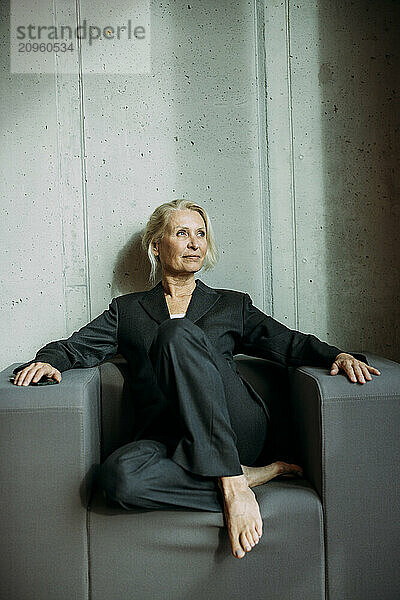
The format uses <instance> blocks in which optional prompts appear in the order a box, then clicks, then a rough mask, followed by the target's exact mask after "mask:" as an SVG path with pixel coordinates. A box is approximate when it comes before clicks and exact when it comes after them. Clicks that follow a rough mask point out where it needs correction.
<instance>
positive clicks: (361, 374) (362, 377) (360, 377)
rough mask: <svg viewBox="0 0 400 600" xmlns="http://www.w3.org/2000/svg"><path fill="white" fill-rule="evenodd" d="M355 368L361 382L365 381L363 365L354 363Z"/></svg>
mask: <svg viewBox="0 0 400 600" xmlns="http://www.w3.org/2000/svg"><path fill="white" fill-rule="evenodd" d="M353 369H354V372H355V374H356V377H357V379H358V381H359V382H360V383H365V379H364V373H363V372H362V370H361V365H360V364H359V363H355V364H353Z"/></svg>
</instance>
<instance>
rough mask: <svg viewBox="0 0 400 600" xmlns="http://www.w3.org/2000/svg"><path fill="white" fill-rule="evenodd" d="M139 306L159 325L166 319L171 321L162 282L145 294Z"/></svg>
mask: <svg viewBox="0 0 400 600" xmlns="http://www.w3.org/2000/svg"><path fill="white" fill-rule="evenodd" d="M139 304H141V305H142V307H143V308H144V310H145V311H146V312H147V313H148V314H149V315H150V316H151V317H152V318H153V319H154V320H155V321H157V323H162V322H163V321H165V319H169V318H170V317H169V311H168V305H167V301H166V300H165V296H164V290H163V288H162V284H161V281H159V282H158V283H157V285H156V286H154V287H153V288H151V290H149V291H148V292H145V293H144V294H143V296H142V297H141V299H140V300H139Z"/></svg>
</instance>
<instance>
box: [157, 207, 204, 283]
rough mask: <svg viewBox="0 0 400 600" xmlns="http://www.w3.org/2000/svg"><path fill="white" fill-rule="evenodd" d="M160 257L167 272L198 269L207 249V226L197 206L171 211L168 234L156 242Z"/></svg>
mask: <svg viewBox="0 0 400 600" xmlns="http://www.w3.org/2000/svg"><path fill="white" fill-rule="evenodd" d="M153 252H154V255H155V256H159V257H160V264H161V268H162V271H163V274H165V273H168V274H171V275H177V274H182V273H196V272H197V271H200V269H201V267H202V266H203V262H204V259H205V257H206V252H207V238H206V226H205V223H204V221H203V217H202V216H201V214H200V213H198V212H197V211H195V210H188V209H186V210H176V211H174V212H173V213H172V214H171V217H170V219H169V222H168V225H167V227H166V230H165V233H164V236H163V237H162V239H161V240H160V241H159V242H155V243H154V246H153Z"/></svg>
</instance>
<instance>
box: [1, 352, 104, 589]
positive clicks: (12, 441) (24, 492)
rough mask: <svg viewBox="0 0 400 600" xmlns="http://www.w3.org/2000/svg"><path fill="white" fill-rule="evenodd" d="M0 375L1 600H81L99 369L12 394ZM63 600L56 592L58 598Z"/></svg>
mask: <svg viewBox="0 0 400 600" xmlns="http://www.w3.org/2000/svg"><path fill="white" fill-rule="evenodd" d="M18 364H19V363H15V364H13V365H11V366H10V367H8V368H7V369H5V370H4V371H2V372H1V373H0V452H1V455H2V457H3V458H2V461H1V463H0V486H1V490H2V494H1V510H0V527H1V533H0V535H1V541H2V544H3V553H2V557H3V558H2V560H3V575H2V583H1V587H2V591H3V594H4V597H8V598H21V599H22V598H27V597H28V596H27V587H26V582H27V581H29V586H30V587H29V594H30V596H29V597H32V598H52V597H54V598H56V597H57V598H62V597H64V596H63V595H62V594H63V593H65V598H66V599H67V598H75V597H76V598H78V597H79V598H87V593H88V591H87V588H88V566H87V565H88V562H87V535H86V507H87V504H88V500H89V494H90V491H91V487H92V482H93V477H95V476H96V472H97V467H98V465H99V462H100V458H99V457H100V375H99V369H98V368H97V367H95V368H88V369H73V370H69V371H65V372H63V373H62V381H61V382H60V383H59V384H55V385H49V386H27V387H25V386H16V385H13V384H12V383H10V382H9V380H8V377H9V375H11V374H12V371H13V368H15V367H16V366H18ZM63 589H64V590H65V592H61V590H63Z"/></svg>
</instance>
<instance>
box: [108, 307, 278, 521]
mask: <svg viewBox="0 0 400 600" xmlns="http://www.w3.org/2000/svg"><path fill="white" fill-rule="evenodd" d="M149 356H150V360H151V362H152V365H153V368H154V372H155V376H156V379H157V383H158V385H159V388H160V390H162V393H163V394H164V396H165V397H166V398H167V400H168V402H167V410H166V411H165V412H164V413H163V414H162V415H161V418H159V420H158V422H156V423H154V427H153V429H152V433H151V435H148V436H147V437H146V439H140V440H136V441H134V442H131V443H129V444H126V445H124V446H122V447H121V448H118V449H117V450H116V451H115V452H113V453H112V454H111V455H110V456H109V457H108V458H107V459H106V460H105V462H104V463H103V464H102V465H101V468H100V477H99V481H100V485H101V487H102V489H103V492H104V494H105V497H106V498H107V500H108V501H109V502H110V501H111V503H118V504H119V505H120V506H123V507H124V508H125V509H128V510H129V509H131V508H133V507H138V506H139V507H142V508H148V509H162V508H164V509H171V508H178V507H181V508H185V509H188V508H189V509H199V510H209V511H216V512H220V511H222V506H223V503H222V497H221V492H220V490H219V487H218V485H217V478H218V477H221V476H232V475H242V473H243V470H242V468H241V464H244V465H248V466H251V465H253V464H254V463H255V462H256V461H257V458H258V457H259V456H260V454H261V452H262V450H263V448H264V446H265V442H266V437H267V427H268V413H267V411H266V409H265V408H264V407H263V406H262V404H261V403H260V402H259V401H257V400H256V398H255V397H253V395H252V394H251V393H250V391H249V389H248V388H247V387H246V385H245V384H244V383H243V381H242V379H241V378H240V377H239V375H238V374H237V373H236V371H235V370H233V369H232V368H231V366H229V362H228V361H227V359H226V358H225V357H224V356H222V355H221V354H220V353H219V351H218V350H217V349H216V347H215V346H214V344H213V343H212V341H211V340H210V338H209V337H208V336H207V335H206V334H205V333H204V332H203V330H202V329H200V327H198V326H197V325H196V324H194V323H193V322H192V321H190V320H189V319H187V318H185V317H184V318H178V319H169V320H165V321H163V322H162V323H161V324H160V325H159V328H158V332H157V335H156V337H155V339H154V341H153V343H152V346H151V348H150V352H149ZM150 438H151V439H150Z"/></svg>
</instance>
